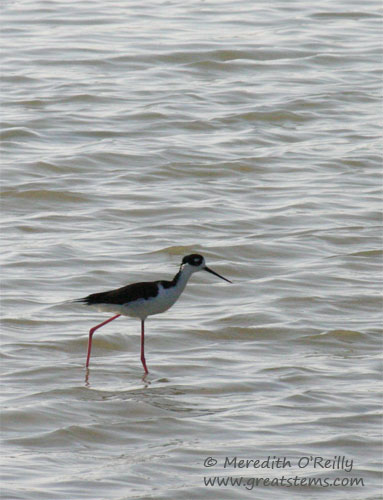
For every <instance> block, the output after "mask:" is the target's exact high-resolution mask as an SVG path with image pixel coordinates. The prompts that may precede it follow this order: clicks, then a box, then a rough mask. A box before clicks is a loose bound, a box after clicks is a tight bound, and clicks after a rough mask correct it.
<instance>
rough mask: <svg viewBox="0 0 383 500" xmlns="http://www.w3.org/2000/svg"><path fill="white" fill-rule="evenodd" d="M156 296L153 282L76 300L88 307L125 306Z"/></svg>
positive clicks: (156, 287) (156, 289)
mask: <svg viewBox="0 0 383 500" xmlns="http://www.w3.org/2000/svg"><path fill="white" fill-rule="evenodd" d="M157 295H158V286H157V284H156V283H153V282H150V281H148V282H142V283H133V284H132V285H126V286H123V287H121V288H117V289H116V290H109V291H107V292H100V293H92V294H91V295H88V296H87V297H84V298H82V299H78V300H76V302H82V303H83V304H86V305H88V306H93V305H97V304H120V305H121V304H126V303H128V302H133V301H135V300H138V299H150V298H151V297H156V296H157Z"/></svg>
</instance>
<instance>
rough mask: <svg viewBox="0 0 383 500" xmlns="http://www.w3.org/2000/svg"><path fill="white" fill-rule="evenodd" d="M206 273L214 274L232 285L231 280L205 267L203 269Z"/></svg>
mask: <svg viewBox="0 0 383 500" xmlns="http://www.w3.org/2000/svg"><path fill="white" fill-rule="evenodd" d="M203 270H204V271H207V272H208V273H211V274H214V276H218V278H221V279H222V280H225V281H227V282H228V283H232V281H230V280H227V279H226V278H224V277H223V276H221V275H220V274H218V273H216V272H215V271H213V270H212V269H209V268H208V267H207V266H205V267H204V268H203Z"/></svg>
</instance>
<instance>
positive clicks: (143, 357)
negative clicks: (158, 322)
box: [141, 319, 149, 373]
mask: <svg viewBox="0 0 383 500" xmlns="http://www.w3.org/2000/svg"><path fill="white" fill-rule="evenodd" d="M144 321H145V320H144V319H142V320H141V363H142V366H143V367H144V370H145V373H149V370H148V368H147V366H146V361H145V350H144V342H145V341H144V335H145V331H144Z"/></svg>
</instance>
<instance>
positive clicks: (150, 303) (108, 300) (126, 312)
mask: <svg viewBox="0 0 383 500" xmlns="http://www.w3.org/2000/svg"><path fill="white" fill-rule="evenodd" d="M198 271H207V272H208V273H211V274H214V275H215V276H218V277H219V278H221V279H223V280H225V281H228V282H229V283H231V281H230V280H228V279H226V278H224V277H223V276H221V275H220V274H218V273H216V272H215V271H213V270H212V269H209V268H208V267H207V266H206V264H205V259H204V257H202V255H198V254H191V255H186V256H185V257H184V258H183V259H182V263H181V267H180V270H179V271H178V273H177V274H176V275H175V276H174V278H173V279H172V280H171V281H164V280H160V281H146V282H142V283H132V284H131V285H127V286H123V287H122V288H117V289H116V290H110V291H107V292H100V293H92V294H91V295H88V296H87V297H84V298H82V299H77V300H75V302H81V303H82V304H86V305H87V306H94V307H96V308H97V309H98V310H99V311H107V312H112V313H114V314H115V316H113V317H111V318H109V319H107V320H106V321H103V322H102V323H100V324H99V325H96V326H94V327H93V328H91V329H90V331H89V340H88V354H87V358H86V367H87V368H88V366H89V360H90V353H91V350H92V337H93V334H94V332H95V331H96V330H97V329H98V328H101V327H102V326H104V325H106V324H107V323H109V322H110V321H113V320H114V319H116V318H118V317H119V316H121V315H122V316H131V317H134V318H139V319H140V320H141V362H142V365H143V367H144V370H145V373H149V371H148V368H147V366H146V361H145V350H144V335H145V333H144V323H145V320H146V318H147V317H148V316H151V315H152V314H159V313H163V312H165V311H167V310H168V309H169V308H170V307H171V306H172V305H173V304H174V303H175V302H177V300H178V299H179V297H180V295H181V293H182V292H183V291H184V289H185V286H186V284H187V282H188V280H189V278H190V276H191V275H192V274H194V273H196V272H198Z"/></svg>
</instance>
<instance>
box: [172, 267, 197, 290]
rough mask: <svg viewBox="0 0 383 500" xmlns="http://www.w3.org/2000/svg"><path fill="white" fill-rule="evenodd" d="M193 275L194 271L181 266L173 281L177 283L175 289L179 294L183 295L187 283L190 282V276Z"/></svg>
mask: <svg viewBox="0 0 383 500" xmlns="http://www.w3.org/2000/svg"><path fill="white" fill-rule="evenodd" d="M192 274H193V270H192V269H191V268H190V267H189V266H181V269H180V270H179V272H178V273H177V274H176V275H175V276H174V278H173V281H175V282H176V283H175V288H176V289H177V292H178V293H179V294H181V293H182V292H183V291H184V289H185V286H186V285H187V282H188V281H189V278H190V276H191V275H192Z"/></svg>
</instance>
